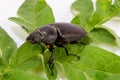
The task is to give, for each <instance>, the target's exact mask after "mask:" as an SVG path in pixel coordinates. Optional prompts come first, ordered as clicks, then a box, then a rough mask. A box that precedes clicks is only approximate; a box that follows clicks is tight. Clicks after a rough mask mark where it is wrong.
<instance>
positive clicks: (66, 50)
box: [62, 44, 80, 60]
mask: <svg viewBox="0 0 120 80" xmlns="http://www.w3.org/2000/svg"><path fill="white" fill-rule="evenodd" d="M62 46H63V48H64V49H65V52H66V55H67V56H76V57H77V58H78V60H79V59H80V56H78V55H76V54H69V53H68V49H67V48H66V46H65V45H64V44H63V45H62Z"/></svg>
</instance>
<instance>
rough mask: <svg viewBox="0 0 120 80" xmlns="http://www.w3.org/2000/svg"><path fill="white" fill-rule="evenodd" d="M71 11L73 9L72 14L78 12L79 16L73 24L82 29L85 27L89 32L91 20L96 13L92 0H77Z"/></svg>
mask: <svg viewBox="0 0 120 80" xmlns="http://www.w3.org/2000/svg"><path fill="white" fill-rule="evenodd" d="M86 5H87V6H86ZM71 9H72V12H77V15H78V16H77V17H75V18H74V19H73V20H72V23H75V24H78V25H80V26H81V27H83V28H84V29H85V30H86V31H88V29H89V27H88V26H89V18H90V16H91V14H92V13H93V11H94V9H93V3H92V1H91V0H76V1H75V2H74V3H73V4H72V6H71ZM76 21H77V22H76Z"/></svg>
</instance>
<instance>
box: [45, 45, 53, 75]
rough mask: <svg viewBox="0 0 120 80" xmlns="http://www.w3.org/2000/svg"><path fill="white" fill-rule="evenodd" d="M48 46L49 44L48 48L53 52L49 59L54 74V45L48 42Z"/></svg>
mask: <svg viewBox="0 0 120 80" xmlns="http://www.w3.org/2000/svg"><path fill="white" fill-rule="evenodd" d="M46 46H47V48H48V49H49V51H50V52H51V55H50V58H49V60H48V65H49V68H50V70H51V74H52V75H53V66H54V64H53V60H54V48H53V46H52V45H50V44H47V45H46Z"/></svg>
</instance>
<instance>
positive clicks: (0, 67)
mask: <svg viewBox="0 0 120 80" xmlns="http://www.w3.org/2000/svg"><path fill="white" fill-rule="evenodd" d="M5 67H6V64H5V62H4V60H3V59H2V58H1V57H0V76H1V72H3V71H4V69H5Z"/></svg>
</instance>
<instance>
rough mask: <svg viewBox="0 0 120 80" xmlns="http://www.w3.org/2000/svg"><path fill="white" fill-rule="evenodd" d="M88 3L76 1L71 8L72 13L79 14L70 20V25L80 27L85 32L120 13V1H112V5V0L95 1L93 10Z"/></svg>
mask: <svg viewBox="0 0 120 80" xmlns="http://www.w3.org/2000/svg"><path fill="white" fill-rule="evenodd" d="M90 1H91V0H76V1H75V2H74V3H73V5H72V8H71V9H72V10H73V11H76V12H77V13H79V14H78V15H77V16H76V17H75V18H74V19H73V20H72V23H75V24H77V25H80V26H81V27H83V28H84V29H85V30H86V31H87V32H89V31H91V30H92V29H94V27H95V26H96V25H101V24H103V23H105V22H106V21H108V20H110V19H111V18H112V17H113V16H116V15H117V14H118V13H119V12H120V0H114V3H112V0H97V2H96V5H95V6H96V9H95V10H93V8H92V7H91V6H92V5H93V4H92V3H90ZM84 2H88V3H84ZM80 3H81V4H80ZM86 5H87V6H86ZM90 5H91V6H90ZM86 9H87V10H86Z"/></svg>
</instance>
